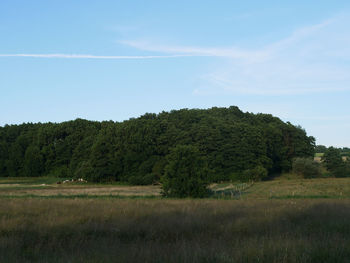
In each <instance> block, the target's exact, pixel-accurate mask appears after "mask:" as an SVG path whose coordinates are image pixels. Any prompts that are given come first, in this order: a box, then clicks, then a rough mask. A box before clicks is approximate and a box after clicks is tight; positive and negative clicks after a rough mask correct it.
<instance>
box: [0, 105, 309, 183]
mask: <svg viewBox="0 0 350 263" xmlns="http://www.w3.org/2000/svg"><path fill="white" fill-rule="evenodd" d="M181 146H190V147H191V149H190V150H188V149H187V150H186V149H185V150H186V151H185V150H183V152H187V155H189V154H188V152H194V153H196V155H198V158H197V159H198V160H201V162H202V160H203V162H204V163H205V164H206V168H205V169H206V174H207V178H208V180H209V181H210V182H217V181H225V180H231V179H237V178H238V179H248V178H250V177H254V178H255V179H261V178H263V177H266V176H268V175H271V174H275V173H279V172H281V171H288V170H290V169H291V168H292V160H293V159H294V158H295V157H312V156H313V154H314V147H315V139H314V138H313V137H312V136H308V135H307V134H306V132H305V130H303V129H302V128H301V127H299V126H295V125H293V124H291V123H289V122H287V123H285V122H283V121H281V120H280V119H279V118H277V117H274V116H272V115H270V114H260V113H259V114H253V113H248V112H246V113H244V112H242V111H241V110H240V109H239V108H237V107H234V106H231V107H229V108H217V107H214V108H210V109H204V110H202V109H181V110H173V111H170V112H161V113H159V114H153V113H146V114H144V115H142V116H140V117H139V118H132V119H129V120H127V121H123V122H113V121H103V122H96V121H88V120H83V119H76V120H74V121H67V122H63V123H35V124H33V123H24V124H21V125H5V126H3V127H0V176H1V177H8V176H57V177H72V178H74V177H75V178H84V179H86V180H88V181H93V182H106V181H120V182H128V183H131V184H152V183H155V182H159V181H160V180H161V178H162V176H163V175H164V174H165V173H166V171H167V170H168V174H170V172H169V165H170V166H171V164H170V163H169V162H170V161H169V160H172V158H174V156H177V157H178V158H185V157H186V156H184V157H181V156H182V155H181V154H179V153H177V151H178V147H180V148H181ZM176 149H177V150H176ZM180 152H181V151H180ZM197 159H196V160H197ZM196 162H197V163H200V162H199V161H196ZM183 163H186V162H183ZM186 165H188V166H190V165H191V162H187V164H186ZM183 169H185V170H186V169H187V168H183Z"/></svg>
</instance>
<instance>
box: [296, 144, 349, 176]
mask: <svg viewBox="0 0 350 263" xmlns="http://www.w3.org/2000/svg"><path fill="white" fill-rule="evenodd" d="M348 150H350V149H349V148H335V147H329V148H327V147H326V146H323V145H318V146H316V147H315V152H316V153H321V154H323V155H322V157H321V160H320V161H315V160H314V159H313V158H295V159H294V160H293V165H292V166H293V172H294V173H296V174H299V175H301V176H303V177H304V178H315V177H323V176H325V175H326V176H334V177H350V157H349V156H350V155H348V153H350V151H348Z"/></svg>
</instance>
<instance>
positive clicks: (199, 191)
mask: <svg viewBox="0 0 350 263" xmlns="http://www.w3.org/2000/svg"><path fill="white" fill-rule="evenodd" d="M167 161H168V164H167V166H166V167H165V174H164V176H163V177H162V189H163V195H164V196H166V197H180V198H183V197H195V198H196V197H206V196H208V194H209V192H208V189H207V185H208V183H209V180H208V165H207V162H206V160H205V158H203V157H202V156H201V154H200V152H199V150H198V148H196V147H194V146H187V145H178V146H176V147H175V148H173V149H172V151H171V152H170V154H169V155H168V156H167Z"/></svg>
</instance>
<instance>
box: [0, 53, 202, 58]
mask: <svg viewBox="0 0 350 263" xmlns="http://www.w3.org/2000/svg"><path fill="white" fill-rule="evenodd" d="M198 56H200V55H188V54H183V55H182V54H177V55H164V56H96V55H77V54H0V57H30V58H67V59H157V58H159V59H161V58H181V57H198Z"/></svg>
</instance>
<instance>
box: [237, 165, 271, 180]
mask: <svg viewBox="0 0 350 263" xmlns="http://www.w3.org/2000/svg"><path fill="white" fill-rule="evenodd" d="M267 175H268V172H267V169H266V168H265V167H263V166H261V165H258V166H256V167H254V168H252V169H246V170H244V171H243V172H241V173H234V174H232V177H231V178H232V179H233V181H241V182H248V181H260V180H262V179H266V178H267Z"/></svg>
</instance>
